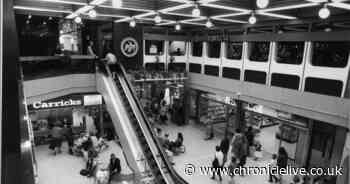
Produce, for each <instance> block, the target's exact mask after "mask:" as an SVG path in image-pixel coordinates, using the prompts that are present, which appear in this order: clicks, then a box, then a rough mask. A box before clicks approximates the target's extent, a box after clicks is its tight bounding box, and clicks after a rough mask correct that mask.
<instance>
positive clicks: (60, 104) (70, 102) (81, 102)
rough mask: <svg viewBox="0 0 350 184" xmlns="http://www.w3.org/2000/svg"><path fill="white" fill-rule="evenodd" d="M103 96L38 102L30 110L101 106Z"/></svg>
mask: <svg viewBox="0 0 350 184" xmlns="http://www.w3.org/2000/svg"><path fill="white" fill-rule="evenodd" d="M101 104H102V96H101V95H99V94H92V95H70V96H65V97H61V98H59V99H52V100H47V101H37V102H33V103H32V104H30V105H28V109H29V110H41V109H52V108H64V107H72V106H90V105H101Z"/></svg>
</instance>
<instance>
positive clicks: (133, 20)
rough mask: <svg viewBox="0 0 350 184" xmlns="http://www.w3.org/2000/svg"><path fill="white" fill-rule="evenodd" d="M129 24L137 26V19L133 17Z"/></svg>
mask: <svg viewBox="0 0 350 184" xmlns="http://www.w3.org/2000/svg"><path fill="white" fill-rule="evenodd" d="M129 26H130V27H135V26H136V20H135V19H132V20H131V21H130V23H129Z"/></svg>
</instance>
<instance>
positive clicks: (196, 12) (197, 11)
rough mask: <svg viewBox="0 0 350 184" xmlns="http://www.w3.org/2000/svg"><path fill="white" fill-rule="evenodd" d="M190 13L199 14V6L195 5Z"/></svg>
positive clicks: (197, 15) (196, 15)
mask: <svg viewBox="0 0 350 184" xmlns="http://www.w3.org/2000/svg"><path fill="white" fill-rule="evenodd" d="M192 15H193V16H195V17H199V16H201V10H200V9H199V6H198V5H196V6H195V7H194V8H193V10H192Z"/></svg>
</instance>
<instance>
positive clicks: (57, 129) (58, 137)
mask: <svg viewBox="0 0 350 184" xmlns="http://www.w3.org/2000/svg"><path fill="white" fill-rule="evenodd" d="M51 137H52V141H51V144H50V148H51V149H53V151H54V155H56V154H58V153H61V146H62V138H63V129H62V127H61V123H60V122H56V123H55V124H54V126H53V128H52V130H51Z"/></svg>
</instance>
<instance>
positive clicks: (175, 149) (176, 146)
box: [156, 128, 184, 155]
mask: <svg viewBox="0 0 350 184" xmlns="http://www.w3.org/2000/svg"><path fill="white" fill-rule="evenodd" d="M156 133H157V137H158V140H159V142H160V143H161V145H162V146H163V147H164V148H165V150H167V151H170V152H171V153H172V154H174V155H177V154H179V153H181V152H184V150H183V141H184V137H183V134H182V133H181V132H179V133H178V134H177V137H176V139H175V140H173V141H171V140H170V139H169V134H167V133H166V134H164V136H163V135H162V129H160V128H157V129H156Z"/></svg>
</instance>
